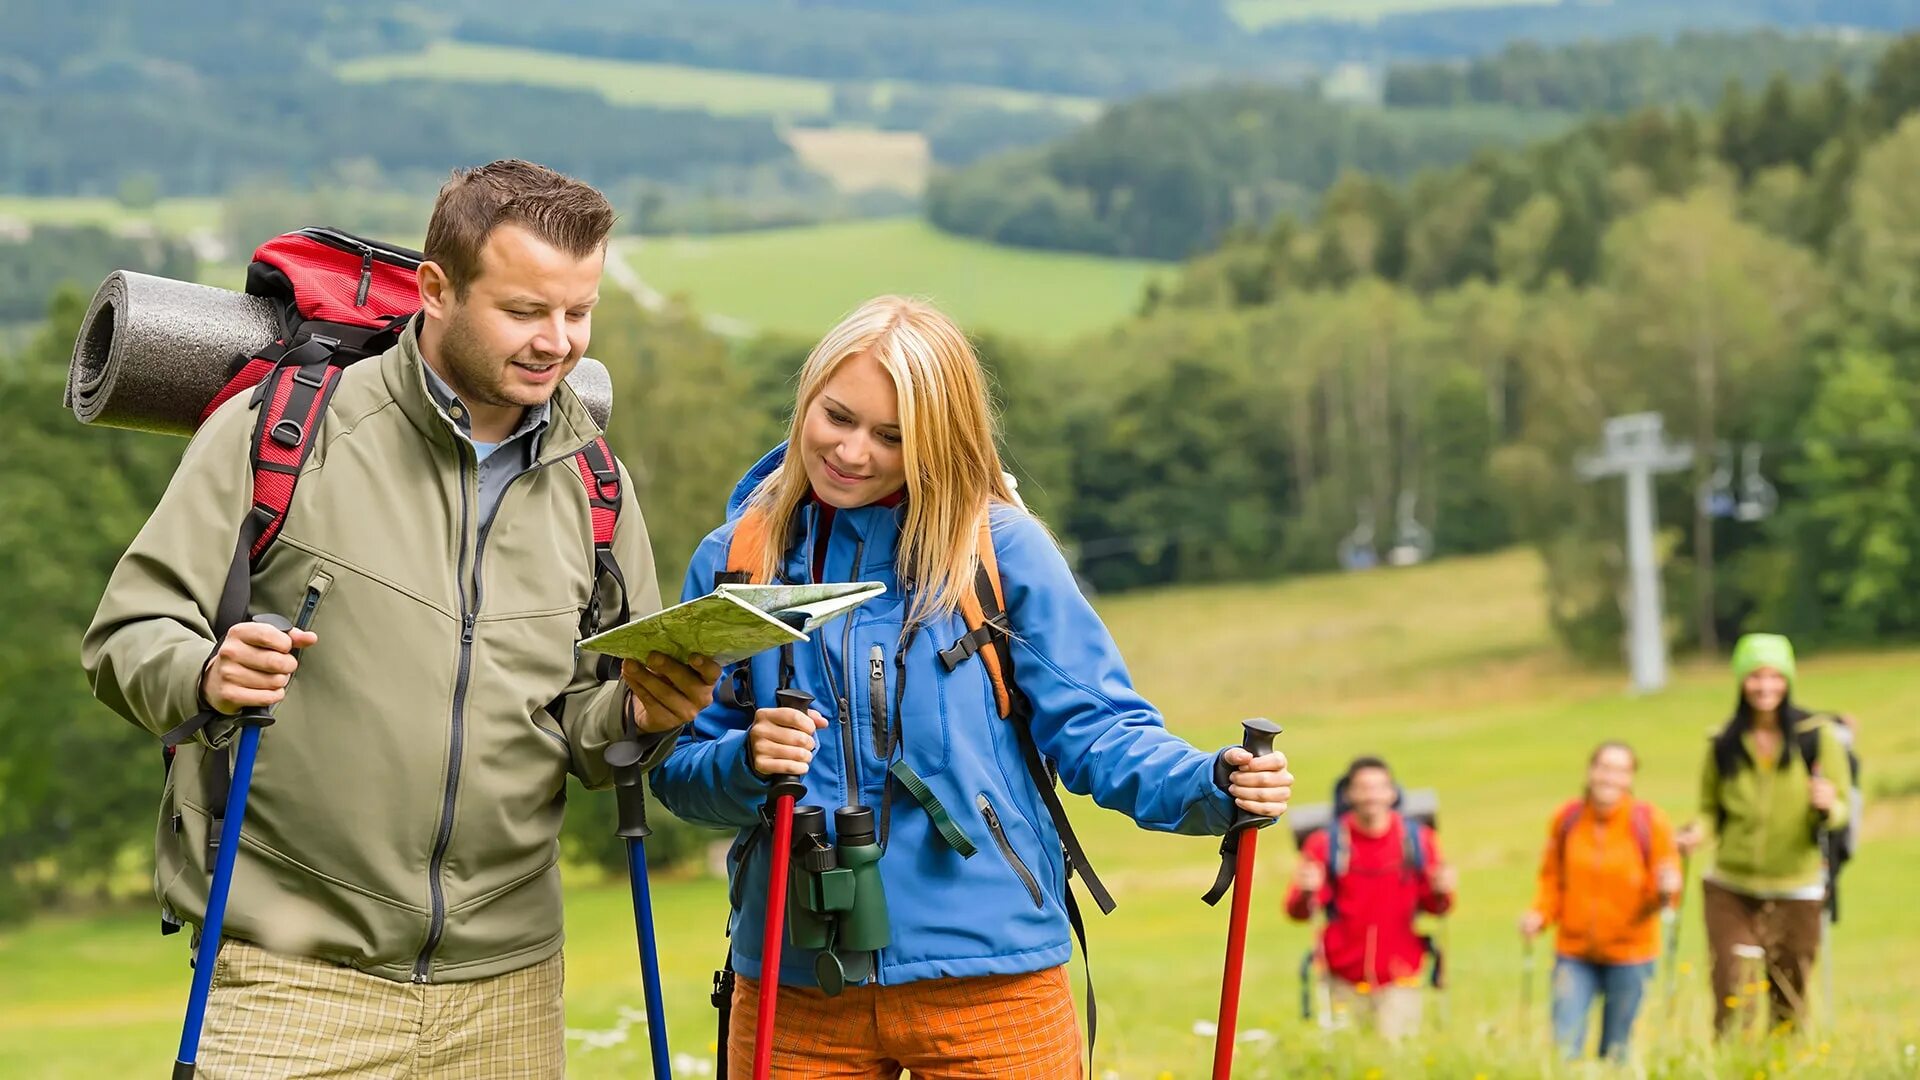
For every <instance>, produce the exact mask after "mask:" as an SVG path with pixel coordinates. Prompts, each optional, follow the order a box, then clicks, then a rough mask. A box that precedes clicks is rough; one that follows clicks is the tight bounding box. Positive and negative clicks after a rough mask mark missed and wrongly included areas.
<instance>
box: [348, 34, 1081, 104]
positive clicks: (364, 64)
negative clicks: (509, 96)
mask: <svg viewBox="0 0 1920 1080" xmlns="http://www.w3.org/2000/svg"><path fill="white" fill-rule="evenodd" d="M340 77H341V78H343V79H347V80H351V81H358V82H377V81H380V80H383V79H398V78H427V79H445V80H448V81H453V82H462V81H464V82H506V83H523V84H527V85H533V86H558V87H567V88H572V89H577V90H593V91H597V92H598V93H599V94H601V95H602V96H603V97H605V98H606V99H607V100H608V101H611V102H613V103H614V104H616V105H636V106H639V105H644V106H654V107H659V108H685V109H705V110H707V111H709V112H715V113H729V114H735V115H767V116H774V117H778V118H781V119H789V120H792V119H806V118H809V117H819V116H823V115H825V114H827V113H828V112H830V111H831V109H832V105H833V83H832V82H830V81H829V80H826V79H807V78H793V77H788V76H784V75H763V74H759V73H756V72H747V71H725V70H720V69H716V68H699V67H687V66H685V65H681V64H660V63H651V62H644V61H638V60H609V59H602V58H595V57H584V56H570V55H567V54H565V53H556V52H545V51H541V50H538V49H519V48H512V47H509V46H502V45H479V44H473V43H470V42H462V41H436V42H434V43H433V44H432V45H430V46H428V48H427V49H426V51H425V52H421V53H415V54H409V55H401V56H373V57H366V58H363V59H360V60H355V61H352V62H350V63H348V64H345V65H343V66H342V67H341V68H340ZM876 85H877V90H878V93H879V94H880V95H882V97H884V95H885V94H887V93H888V92H889V91H890V90H891V89H892V88H893V87H895V86H905V85H909V84H905V83H887V82H881V83H878V84H876ZM940 89H942V90H943V91H944V92H946V93H949V94H952V95H955V96H956V97H958V98H960V99H963V100H966V101H970V102H974V103H977V104H980V105H991V106H995V107H998V108H1003V109H1036V108H1046V109H1054V110H1056V111H1060V112H1065V113H1068V114H1070V115H1074V116H1083V117H1091V116H1092V115H1093V114H1095V113H1096V112H1098V111H1099V108H1100V105H1099V102H1097V101H1094V100H1093V99H1091V98H1083V97H1071V96H1065V95H1054V94H1035V93H1028V92H1026V91H1020V90H1003V89H1000V88H998V87H987V86H955V87H943V88H940Z"/></svg>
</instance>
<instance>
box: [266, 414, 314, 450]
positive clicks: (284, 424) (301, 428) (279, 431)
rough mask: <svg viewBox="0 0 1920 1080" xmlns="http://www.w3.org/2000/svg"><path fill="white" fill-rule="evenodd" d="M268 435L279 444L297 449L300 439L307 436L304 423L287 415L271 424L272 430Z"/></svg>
mask: <svg viewBox="0 0 1920 1080" xmlns="http://www.w3.org/2000/svg"><path fill="white" fill-rule="evenodd" d="M268 435H269V436H270V437H271V438H272V439H273V441H274V442H277V443H279V444H280V445H281V446H284V447H286V448H287V449H289V450H298V449H299V448H300V441H301V440H302V439H305V438H306V437H307V428H306V425H304V424H302V423H301V422H300V421H298V420H295V419H294V418H293V417H291V416H289V417H287V418H286V419H285V420H282V421H280V422H279V423H277V424H275V425H273V430H272V431H270V432H268Z"/></svg>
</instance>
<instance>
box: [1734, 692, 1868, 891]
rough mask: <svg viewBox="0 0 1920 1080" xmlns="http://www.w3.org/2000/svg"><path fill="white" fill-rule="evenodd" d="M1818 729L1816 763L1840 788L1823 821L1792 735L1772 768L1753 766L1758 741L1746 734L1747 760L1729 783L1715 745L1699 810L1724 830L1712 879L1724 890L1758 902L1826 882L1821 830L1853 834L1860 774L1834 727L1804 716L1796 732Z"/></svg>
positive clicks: (1805, 765)
mask: <svg viewBox="0 0 1920 1080" xmlns="http://www.w3.org/2000/svg"><path fill="white" fill-rule="evenodd" d="M1811 726H1817V727H1818V728H1819V731H1820V752H1819V754H1818V755H1817V756H1816V758H1815V759H1814V760H1815V761H1816V762H1817V763H1818V765H1819V768H1820V774H1821V775H1822V776H1824V777H1826V778H1827V779H1828V780H1830V781H1832V782H1833V786H1834V789H1835V795H1834V800H1833V807H1832V809H1830V810H1829V811H1827V813H1826V814H1825V816H1824V821H1822V816H1821V815H1820V814H1819V813H1818V812H1817V811H1815V810H1814V809H1813V804H1812V802H1811V801H1810V795H1809V787H1810V781H1811V777H1810V774H1809V773H1808V771H1807V764H1806V762H1805V760H1803V758H1802V755H1801V752H1800V747H1799V746H1798V745H1797V742H1796V740H1795V738H1794V736H1793V734H1792V733H1789V734H1787V735H1786V736H1785V737H1784V738H1783V739H1782V740H1781V748H1780V756H1779V757H1778V758H1777V759H1776V760H1775V763H1774V764H1773V765H1772V766H1771V767H1767V768H1761V767H1758V766H1756V765H1754V764H1753V762H1754V760H1755V758H1754V752H1753V734H1752V733H1751V732H1748V733H1746V734H1745V735H1743V736H1742V737H1741V740H1740V744H1741V748H1742V750H1744V751H1745V758H1744V760H1743V761H1742V763H1741V767H1740V768H1738V769H1735V770H1732V775H1730V776H1722V775H1720V768H1719V766H1718V764H1716V762H1715V760H1714V753H1713V749H1712V747H1711V745H1709V747H1708V750H1707V756H1706V758H1707V759H1706V765H1705V768H1704V771H1703V772H1702V774H1701V777H1700V810H1701V813H1702V815H1703V816H1704V817H1705V818H1706V820H1708V821H1712V822H1716V823H1717V836H1716V841H1717V843H1716V847H1715V851H1714V867H1713V871H1712V877H1713V878H1714V880H1716V881H1718V882H1720V883H1721V884H1722V885H1726V886H1728V887H1729V888H1733V889H1737V890H1739V891H1741V892H1746V893H1750V894H1753V895H1778V894H1781V893H1788V892H1793V891H1795V890H1799V889H1806V888H1811V887H1813V886H1815V885H1818V884H1820V883H1821V881H1822V873H1823V864H1822V862H1821V858H1822V856H1821V852H1820V849H1819V847H1818V846H1817V844H1816V843H1815V837H1816V833H1815V826H1816V825H1822V824H1823V825H1824V827H1825V828H1828V829H1835V830H1837V829H1843V828H1845V827H1846V825H1847V821H1848V819H1849V818H1850V816H1851V814H1850V805H1851V802H1850V800H1851V798H1852V792H1853V770H1852V768H1851V766H1850V765H1849V764H1848V761H1847V751H1846V748H1845V747H1844V746H1842V745H1841V743H1840V738H1839V736H1838V735H1836V734H1834V731H1833V727H1832V725H1831V724H1829V723H1827V722H1825V721H1822V720H1820V719H1818V718H1816V717H1805V718H1803V719H1800V720H1799V721H1798V724H1797V725H1796V726H1795V729H1794V730H1795V731H1796V732H1797V731H1799V730H1801V729H1802V728H1803V727H1811Z"/></svg>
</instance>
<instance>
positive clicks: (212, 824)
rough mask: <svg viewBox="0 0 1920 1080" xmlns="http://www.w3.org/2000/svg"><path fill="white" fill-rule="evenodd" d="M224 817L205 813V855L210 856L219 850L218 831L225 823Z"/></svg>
mask: <svg viewBox="0 0 1920 1080" xmlns="http://www.w3.org/2000/svg"><path fill="white" fill-rule="evenodd" d="M226 820H227V819H225V818H217V817H214V816H213V815H211V814H209V815H207V855H208V857H212V856H214V855H215V854H217V853H218V852H219V851H220V833H221V830H222V828H223V827H224V826H225V825H226Z"/></svg>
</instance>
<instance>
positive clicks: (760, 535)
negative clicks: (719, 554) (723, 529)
mask: <svg viewBox="0 0 1920 1080" xmlns="http://www.w3.org/2000/svg"><path fill="white" fill-rule="evenodd" d="M766 544H767V515H766V514H764V513H762V512H760V511H759V510H751V509H750V510H747V511H746V512H745V513H743V514H741V515H740V520H739V522H738V523H737V524H735V525H734V527H733V537H732V539H730V540H728V541H727V568H726V570H724V571H722V572H720V573H717V574H715V575H713V576H714V584H716V585H718V584H720V583H722V582H734V583H737V584H747V583H750V582H752V581H753V579H754V570H755V569H756V568H757V567H758V566H759V565H760V553H761V552H762V551H764V550H766Z"/></svg>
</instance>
